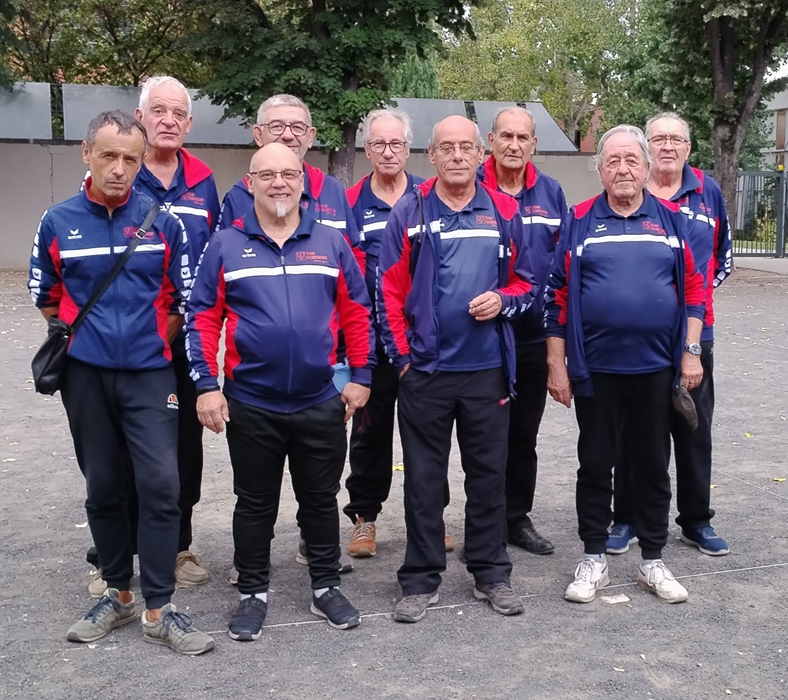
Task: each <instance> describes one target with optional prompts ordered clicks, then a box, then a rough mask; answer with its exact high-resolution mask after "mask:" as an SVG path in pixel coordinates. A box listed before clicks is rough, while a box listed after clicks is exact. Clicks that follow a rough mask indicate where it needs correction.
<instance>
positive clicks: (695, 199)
mask: <svg viewBox="0 0 788 700" xmlns="http://www.w3.org/2000/svg"><path fill="white" fill-rule="evenodd" d="M646 138H647V139H648V146H649V153H650V155H651V158H652V160H653V162H654V165H653V166H652V168H651V173H650V175H649V179H648V182H647V183H646V187H647V188H648V190H649V192H651V193H652V194H653V195H656V196H657V197H660V198H662V199H666V200H668V201H671V202H675V203H677V204H678V205H679V207H680V208H681V212H682V213H683V214H684V215H685V216H686V217H687V218H688V219H689V227H688V230H687V241H688V243H689V245H690V248H691V249H692V255H693V257H694V258H695V264H696V266H697V268H698V270H699V271H700V272H701V273H702V274H703V276H704V279H705V280H706V317H705V319H704V322H703V332H702V334H701V337H700V344H699V345H696V346H691V347H690V349H689V352H693V353H695V354H697V355H698V356H699V357H700V361H701V365H702V366H703V379H702V380H701V383H700V384H699V385H698V386H697V387H696V388H695V389H693V390H692V391H691V392H690V393H691V395H692V399H693V401H694V403H695V409H696V411H697V413H698V429H697V430H696V431H694V432H693V431H691V430H690V429H689V428H688V426H687V424H686V421H684V420H682V419H680V418H678V417H677V419H676V420H674V422H673V425H672V430H671V432H672V434H673V448H674V451H675V457H676V502H677V506H678V517H677V518H676V524H677V525H678V526H679V527H680V528H681V534H680V538H681V540H682V541H683V542H685V543H687V544H689V545H690V546H693V547H697V548H698V549H699V550H700V551H701V552H703V553H704V554H708V555H709V556H724V555H725V554H728V553H729V551H730V549H729V547H728V543H727V542H726V541H725V540H724V539H723V538H722V537H720V536H719V535H718V534H717V533H716V532H715V530H714V528H713V527H712V526H711V519H712V518H713V517H714V510H713V509H712V508H711V465H712V441H711V424H712V417H713V415H714V289H715V288H716V287H718V286H719V285H720V284H722V283H723V282H724V281H725V279H726V278H727V277H728V275H730V273H731V262H732V259H731V236H730V229H729V227H728V213H727V211H726V209H725V201H724V200H723V198H722V191H721V190H720V187H719V185H718V184H717V183H716V182H715V181H714V179H713V178H711V177H709V176H708V175H704V173H703V171H702V170H699V169H698V168H693V167H691V166H690V165H689V163H687V159H688V158H689V154H690V150H691V147H692V144H691V142H690V132H689V125H688V124H687V122H686V121H684V120H683V119H682V118H681V117H680V116H679V115H678V114H674V113H673V112H664V113H662V114H658V115H656V116H655V117H653V118H651V119H649V120H648V122H647V123H646ZM637 459H638V452H637V445H632V444H627V443H624V444H622V446H621V455H620V458H619V460H618V463H617V464H616V470H615V496H614V509H613V527H612V528H611V531H610V538H609V539H608V541H607V551H608V553H609V554H621V553H622V552H626V551H627V550H628V549H629V545H630V543H631V542H632V541H634V540H635V539H636V538H637V532H636V530H635V527H634V525H633V523H634V522H635V513H634V512H633V508H632V504H633V503H634V499H633V495H632V493H633V489H634V487H633V484H632V479H633V474H634V472H635V468H636V464H635V463H636V462H637Z"/></svg>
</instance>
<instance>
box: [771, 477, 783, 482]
mask: <svg viewBox="0 0 788 700" xmlns="http://www.w3.org/2000/svg"><path fill="white" fill-rule="evenodd" d="M772 481H777V482H779V483H782V482H783V481H785V479H783V478H781V477H779V476H775V477H774V479H772Z"/></svg>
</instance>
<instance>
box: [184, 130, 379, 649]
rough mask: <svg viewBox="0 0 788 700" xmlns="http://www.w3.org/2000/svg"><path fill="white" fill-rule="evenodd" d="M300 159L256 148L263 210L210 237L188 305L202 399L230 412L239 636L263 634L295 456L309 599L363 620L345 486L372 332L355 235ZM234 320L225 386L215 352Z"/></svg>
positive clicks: (202, 410) (351, 620)
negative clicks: (341, 227)
mask: <svg viewBox="0 0 788 700" xmlns="http://www.w3.org/2000/svg"><path fill="white" fill-rule="evenodd" d="M300 166H301V163H300V162H299V160H298V157H297V156H296V155H295V154H294V153H293V152H292V151H291V150H289V149H288V148H286V147H285V146H284V145H283V144H269V145H268V146H264V147H263V148H262V149H260V150H259V151H258V152H257V153H256V154H255V156H254V157H253V158H252V162H251V165H250V167H249V170H250V172H249V173H248V175H247V182H249V185H250V187H251V189H252V192H253V194H254V209H252V210H250V211H248V212H247V213H246V214H245V215H244V216H243V217H242V218H241V219H240V220H236V221H235V222H234V223H233V225H232V226H231V227H229V228H226V229H223V230H221V231H219V232H217V233H216V234H215V236H214V237H213V238H212V239H211V242H210V243H209V244H208V247H207V248H206V250H205V253H204V254H203V259H202V261H201V262H200V266H199V269H198V273H197V277H196V280H195V284H194V289H193V291H192V298H191V300H190V303H189V305H188V331H189V343H190V351H191V355H190V357H191V369H192V376H193V377H194V379H195V383H196V385H197V393H198V395H199V398H198V399H197V411H198V414H199V416H200V420H201V422H202V423H203V425H205V426H206V427H207V428H209V429H210V430H212V431H214V432H216V433H220V432H222V430H223V429H224V425H225V424H227V442H228V446H229V449H230V461H231V462H232V467H233V479H234V489H235V494H236V496H237V502H236V506H235V512H234V515H233V539H234V544H235V566H236V568H237V570H238V588H239V590H240V592H241V601H240V604H239V606H238V608H237V609H236V610H235V612H234V613H233V614H232V617H231V619H230V625H229V634H230V637H231V638H232V639H236V640H239V641H251V640H254V639H258V638H259V637H260V634H261V633H262V625H263V622H264V620H265V616H266V611H267V608H268V583H269V571H270V552H271V539H272V538H273V534H274V524H275V522H276V516H277V511H278V510H279V494H280V491H281V487H282V475H283V470H284V464H285V459H287V462H288V467H289V470H290V474H291V477H292V484H293V490H294V492H295V496H296V500H297V501H298V515H297V518H298V524H299V527H300V528H301V532H302V533H303V536H304V539H305V541H306V554H307V561H308V564H309V574H310V577H311V579H312V589H313V596H312V604H311V610H312V612H313V613H315V614H316V615H318V616H320V617H323V618H326V619H327V620H328V622H329V624H330V625H331V626H333V627H335V628H337V629H348V628H350V627H355V626H356V625H358V624H359V613H358V610H356V609H355V608H354V607H353V606H352V605H351V604H350V603H349V602H348V600H347V599H346V598H345V597H344V595H343V594H342V592H341V591H340V590H339V556H340V545H339V511H338V508H337V493H338V492H339V481H340V478H341V477H342V470H343V468H344V464H345V453H346V450H347V433H346V431H345V428H344V423H346V422H347V421H348V420H349V419H350V418H351V417H352V416H353V414H354V413H355V412H356V411H357V410H358V409H360V408H362V407H363V406H364V404H365V403H366V401H367V399H368V398H369V384H370V377H371V370H372V367H373V366H374V364H375V332H374V329H373V327H372V315H371V307H370V303H369V296H368V294H367V290H366V287H365V285H364V278H363V276H362V274H361V271H360V270H359V268H358V265H357V264H356V262H355V260H354V258H353V253H352V251H351V250H350V246H349V245H348V244H347V242H346V241H345V240H344V238H343V236H342V235H341V234H340V233H339V232H338V231H337V230H336V229H334V228H332V227H330V226H326V225H324V224H320V223H318V222H317V221H316V219H315V217H314V215H313V214H312V212H311V211H309V210H308V209H304V208H303V207H301V206H299V202H300V200H301V189H302V188H303V186H304V184H303V183H304V175H303V172H302V170H301V167H300ZM337 314H338V316H339V323H340V325H341V327H342V328H343V329H344V332H345V340H346V343H347V355H348V361H349V364H350V372H351V378H350V381H349V382H348V383H347V384H346V385H345V386H344V388H343V389H342V391H341V393H340V392H338V391H337V389H336V387H335V386H334V383H333V374H334V371H333V368H332V363H331V359H330V358H331V354H332V353H333V351H334V342H335V336H334V333H333V330H332V324H333V322H334V316H335V315H337ZM225 322H226V325H227V330H226V336H225V345H226V352H225V364H224V377H225V380H224V393H222V391H221V390H220V387H219V381H218V375H219V369H218V365H217V355H218V352H219V340H220V337H221V334H222V328H223V327H224V325H225Z"/></svg>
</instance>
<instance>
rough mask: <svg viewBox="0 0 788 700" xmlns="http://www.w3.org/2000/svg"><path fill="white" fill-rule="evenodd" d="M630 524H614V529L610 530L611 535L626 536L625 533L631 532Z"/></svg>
mask: <svg viewBox="0 0 788 700" xmlns="http://www.w3.org/2000/svg"><path fill="white" fill-rule="evenodd" d="M628 530H629V525H614V526H613V529H612V530H610V536H611V537H624V536H625V535H627V534H629V532H628Z"/></svg>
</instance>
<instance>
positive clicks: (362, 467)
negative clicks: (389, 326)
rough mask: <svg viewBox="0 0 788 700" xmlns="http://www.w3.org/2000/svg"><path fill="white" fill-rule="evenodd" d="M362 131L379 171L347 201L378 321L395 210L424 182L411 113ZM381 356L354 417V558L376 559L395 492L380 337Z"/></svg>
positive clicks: (387, 117) (387, 375) (390, 113)
mask: <svg viewBox="0 0 788 700" xmlns="http://www.w3.org/2000/svg"><path fill="white" fill-rule="evenodd" d="M359 130H360V131H361V137H362V140H363V142H364V152H365V153H366V156H367V158H368V159H369V160H370V161H371V163H372V169H373V170H372V174H371V175H365V176H364V177H363V178H361V180H359V181H358V182H357V183H356V184H355V185H353V186H352V187H351V188H350V189H348V190H347V198H348V201H349V203H350V206H351V208H352V209H353V215H354V218H355V221H356V225H357V226H358V230H359V242H360V245H361V248H362V249H363V251H364V254H365V258H366V282H367V289H368V291H369V295H370V298H371V299H372V304H373V317H374V315H375V312H374V309H375V276H376V274H377V267H378V256H379V255H380V243H381V240H382V238H383V229H385V228H386V222H387V221H388V218H389V215H390V214H391V208H392V207H393V206H394V205H395V204H396V203H397V202H398V201H399V199H400V197H401V196H402V195H403V194H405V193H406V192H410V191H412V190H413V188H414V187H415V186H416V185H418V184H420V183H422V182H424V178H421V177H416V176H415V175H412V174H411V173H408V172H406V171H405V164H406V163H407V160H408V157H409V156H410V143H411V142H412V141H413V128H412V122H411V118H410V117H409V116H408V115H407V114H406V113H405V112H403V111H402V110H400V109H393V108H391V107H386V108H384V109H377V110H374V111H372V112H370V113H369V114H368V115H367V116H366V117H365V118H364V120H363V121H362V122H361V126H360V127H359ZM377 356H378V363H377V365H376V367H375V369H374V370H373V371H372V394H371V396H370V400H369V402H368V403H367V405H366V406H365V407H364V410H363V411H361V412H359V413H358V414H357V415H356V416H354V417H353V428H352V430H351V433H350V476H349V477H348V479H347V481H346V482H345V486H346V487H347V490H348V494H349V495H350V502H349V503H348V504H347V505H346V506H345V508H344V512H345V515H347V516H348V517H349V518H350V519H351V521H352V522H353V533H352V534H351V536H350V542H349V544H348V553H349V554H350V555H351V556H353V557H374V556H375V553H376V549H377V547H376V541H375V540H376V524H375V522H376V520H377V517H378V515H379V514H380V512H381V510H382V509H383V503H384V502H385V501H386V499H387V498H388V496H389V491H390V490H391V474H392V472H391V468H392V462H393V441H394V405H395V403H396V401H397V384H398V381H397V370H396V369H395V368H394V366H393V365H392V364H391V363H390V362H389V360H388V357H386V352H385V350H384V348H383V343H382V341H381V340H380V337H379V335H378V337H377Z"/></svg>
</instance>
